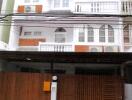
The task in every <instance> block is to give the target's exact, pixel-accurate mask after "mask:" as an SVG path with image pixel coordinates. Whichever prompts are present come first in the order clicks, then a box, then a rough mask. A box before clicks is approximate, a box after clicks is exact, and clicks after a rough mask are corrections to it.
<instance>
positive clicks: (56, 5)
mask: <svg viewBox="0 0 132 100" xmlns="http://www.w3.org/2000/svg"><path fill="white" fill-rule="evenodd" d="M54 7H55V8H58V7H60V0H54Z"/></svg>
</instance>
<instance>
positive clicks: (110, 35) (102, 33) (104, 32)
mask: <svg viewBox="0 0 132 100" xmlns="http://www.w3.org/2000/svg"><path fill="white" fill-rule="evenodd" d="M106 36H107V37H106ZM107 41H108V42H110V43H112V42H114V29H113V28H112V26H110V25H102V26H101V27H100V29H99V42H107Z"/></svg>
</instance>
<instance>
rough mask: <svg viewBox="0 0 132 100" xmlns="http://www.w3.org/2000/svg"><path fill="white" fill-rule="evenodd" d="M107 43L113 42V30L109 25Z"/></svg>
mask: <svg viewBox="0 0 132 100" xmlns="http://www.w3.org/2000/svg"><path fill="white" fill-rule="evenodd" d="M108 42H114V30H113V28H112V26H110V25H108Z"/></svg>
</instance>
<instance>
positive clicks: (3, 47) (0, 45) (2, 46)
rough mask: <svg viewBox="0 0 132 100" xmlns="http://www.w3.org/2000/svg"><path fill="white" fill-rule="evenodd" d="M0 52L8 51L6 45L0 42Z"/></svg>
mask: <svg viewBox="0 0 132 100" xmlns="http://www.w3.org/2000/svg"><path fill="white" fill-rule="evenodd" d="M0 50H8V44H6V43H5V42H2V41H0Z"/></svg>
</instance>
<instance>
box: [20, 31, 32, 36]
mask: <svg viewBox="0 0 132 100" xmlns="http://www.w3.org/2000/svg"><path fill="white" fill-rule="evenodd" d="M26 33H31V34H30V35H26ZM22 36H24V37H29V36H32V32H31V31H25V32H24V33H23V35H22Z"/></svg>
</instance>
